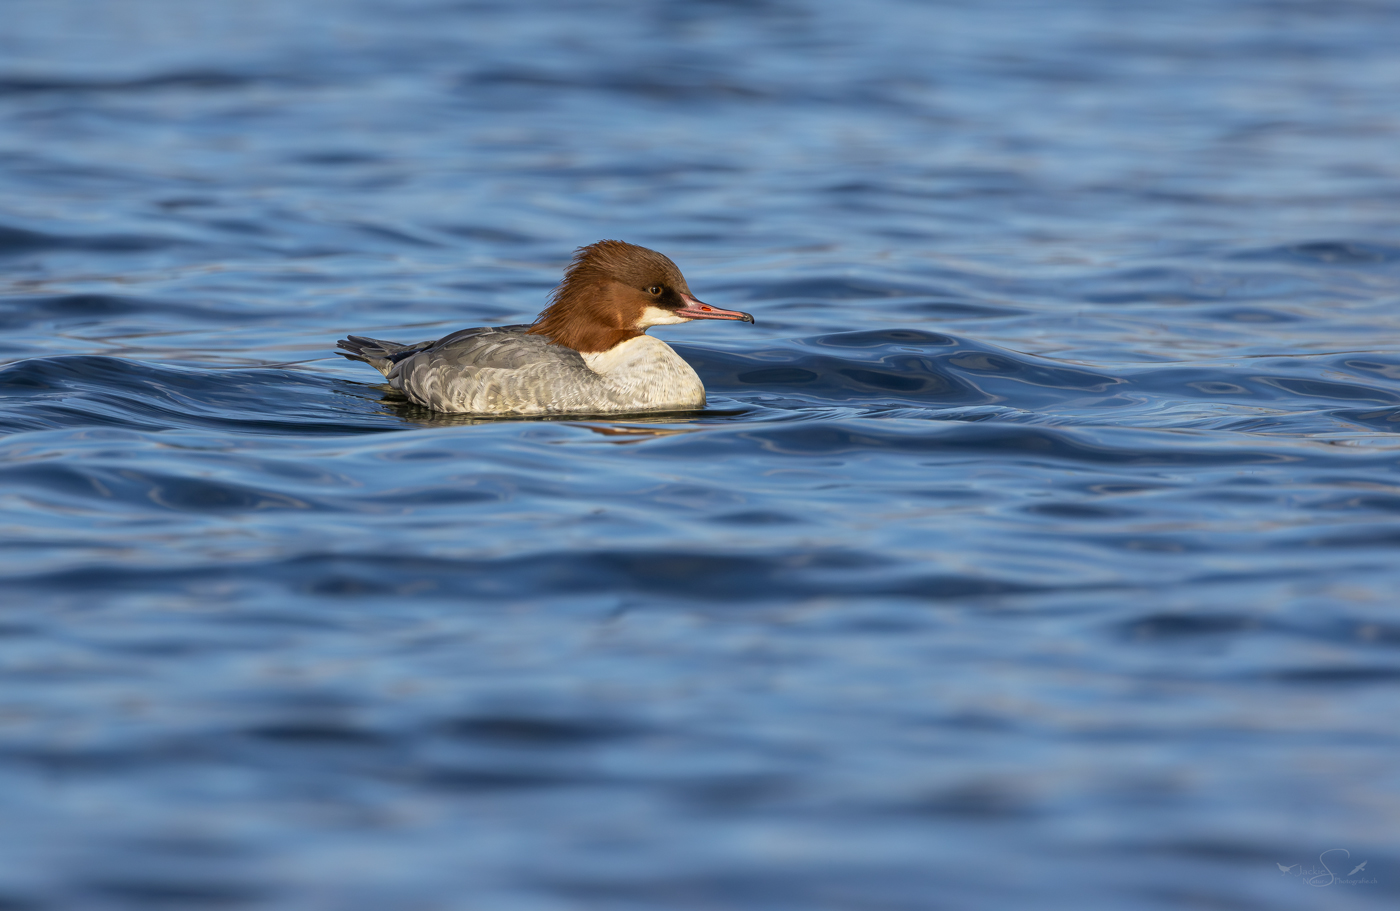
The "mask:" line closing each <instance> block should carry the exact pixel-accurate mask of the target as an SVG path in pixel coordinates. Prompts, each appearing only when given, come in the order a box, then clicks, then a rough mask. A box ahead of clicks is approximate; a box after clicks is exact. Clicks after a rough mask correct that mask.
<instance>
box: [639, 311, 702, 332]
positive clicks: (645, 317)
mask: <svg viewBox="0 0 1400 911" xmlns="http://www.w3.org/2000/svg"><path fill="white" fill-rule="evenodd" d="M688 322H690V320H689V319H688V318H687V317H684V316H677V315H676V313H675V311H673V310H663V309H662V308H661V307H647V308H646V309H645V310H643V311H642V318H641V319H639V320H637V328H638V329H641V330H643V331H645V330H647V329H650V328H651V327H652V326H674V325H676V324H677V323H688Z"/></svg>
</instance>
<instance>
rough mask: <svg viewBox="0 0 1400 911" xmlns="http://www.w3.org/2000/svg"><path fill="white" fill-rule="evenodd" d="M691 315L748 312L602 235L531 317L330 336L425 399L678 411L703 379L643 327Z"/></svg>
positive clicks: (506, 410)
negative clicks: (407, 336) (414, 333)
mask: <svg viewBox="0 0 1400 911" xmlns="http://www.w3.org/2000/svg"><path fill="white" fill-rule="evenodd" d="M695 319H736V320H744V321H745V322H750V323H752V322H753V317H752V316H750V315H749V314H747V313H740V312H739V311H737V310H721V309H720V308H718V307H711V306H710V305H709V304H706V303H702V302H701V301H698V300H696V299H695V297H694V296H693V295H691V293H690V288H689V286H687V285H686V283H685V276H683V275H681V270H680V269H677V268H676V264H675V263H673V262H671V260H670V259H668V258H666V257H665V256H663V255H661V254H660V253H657V252H656V251H655V250H648V249H647V248H646V247H638V246H635V245H633V244H628V243H623V242H622V241H620V240H600V241H598V242H597V243H596V244H590V245H589V246H587V247H580V248H579V249H578V250H576V251H575V252H574V259H573V262H572V263H570V264H569V267H568V269H566V270H565V272H564V280H563V281H562V282H561V283H560V284H559V287H557V288H555V289H554V293H553V294H552V295H551V296H550V305H549V307H547V308H546V309H545V311H544V312H543V313H541V314H540V316H539V319H537V320H535V322H534V324H533V325H528V326H525V325H521V326H501V327H499V328H495V327H485V328H481V329H463V330H461V331H460V332H454V333H452V334H451V335H448V336H444V337H443V338H440V339H438V340H437V341H434V342H419V343H418V344H416V345H400V344H398V343H397V342H383V341H379V340H377V339H372V338H362V337H360V336H356V335H352V336H350V337H349V338H346V339H342V340H341V341H339V342H337V343H336V347H337V348H339V349H341V350H340V351H338V352H337V353H339V354H341V355H342V356H344V357H348V358H350V359H351V360H357V361H364V362H365V363H367V364H369V365H370V366H371V367H373V368H375V369H376V370H378V371H379V372H380V373H382V374H384V376H385V377H386V378H387V379H388V380H389V385H390V386H393V387H394V388H395V389H397V390H399V391H401V392H402V393H403V394H404V395H406V396H408V398H409V399H410V400H412V401H414V402H417V403H418V404H419V405H423V406H425V407H428V408H431V409H433V410H434V411H450V412H459V413H468V414H604V413H612V414H616V413H620V412H638V411H683V410H687V409H692V408H703V407H704V406H705V386H704V384H703V383H701V382H700V377H698V376H696V375H695V371H694V370H693V369H691V366H690V365H689V364H687V363H686V362H685V361H683V360H681V358H680V355H678V354H676V352H675V351H673V350H671V346H670V345H667V344H666V343H665V342H663V341H661V340H660V339H655V338H652V337H651V336H649V335H647V334H646V332H647V330H648V329H650V328H651V327H652V326H668V325H671V324H673V323H688V322H690V321H691V320H695Z"/></svg>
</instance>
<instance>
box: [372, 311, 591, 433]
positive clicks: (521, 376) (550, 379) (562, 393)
mask: <svg viewBox="0 0 1400 911" xmlns="http://www.w3.org/2000/svg"><path fill="white" fill-rule="evenodd" d="M528 328H529V327H528V326H502V327H499V328H497V327H489V328H481V329H463V330H462V331H460V332H454V333H452V334H451V335H448V336H445V337H443V338H440V339H438V340H437V342H435V343H433V344H432V345H431V346H429V347H427V348H425V349H423V350H421V351H413V352H407V351H406V352H404V353H405V355H406V356H405V357H404V358H403V359H402V360H400V361H399V362H398V363H396V364H394V366H393V367H392V368H391V369H390V370H389V373H388V374H387V376H388V378H389V382H390V384H391V385H392V386H394V388H396V389H400V390H402V391H403V392H404V394H405V395H407V396H408V397H409V398H410V399H412V400H413V401H415V402H417V403H418V404H420V405H426V406H427V407H429V408H432V409H433V410H434V411H454V412H470V413H476V414H505V413H514V414H531V413H534V414H539V413H550V412H553V413H567V412H570V411H578V410H586V408H585V407H584V403H586V402H589V401H592V400H593V399H595V398H596V396H597V393H598V387H599V386H600V385H601V381H600V380H599V377H598V375H597V374H596V373H594V372H593V371H592V370H589V369H588V365H587V364H585V363H584V362H583V358H582V357H580V356H579V353H578V352H577V351H574V350H573V349H572V348H565V347H562V346H560V345H554V344H551V343H550V342H549V340H548V339H546V338H545V337H544V336H540V335H530V334H529V333H527V332H526V331H525V330H527V329H528Z"/></svg>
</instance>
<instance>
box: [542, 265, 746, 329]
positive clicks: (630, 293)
mask: <svg viewBox="0 0 1400 911" xmlns="http://www.w3.org/2000/svg"><path fill="white" fill-rule="evenodd" d="M550 300H551V303H550V305H549V307H547V308H546V309H545V311H544V312H543V313H541V314H540V317H539V319H538V320H536V321H535V324H534V325H533V326H531V327H530V332H531V333H533V334H535V335H543V336H545V337H547V338H548V339H549V340H550V341H551V342H553V343H554V344H556V345H563V346H565V347H567V348H573V349H574V350H576V351H578V352H580V353H582V354H592V353H594V352H599V351H608V350H611V349H612V348H613V347H614V346H615V345H618V344H621V343H622V342H625V341H627V340H628V339H633V338H636V337H637V336H639V335H643V334H645V333H646V331H647V330H648V329H650V328H651V327H652V326H666V325H671V324H673V323H688V322H690V321H691V320H695V319H735V320H744V321H745V322H749V323H751V322H753V317H752V316H750V315H749V314H747V313H741V312H739V311H738V310H721V309H720V308H719V307H712V306H710V305H709V304H706V303H704V302H702V301H698V300H696V299H695V296H694V295H692V294H691V293H690V286H689V285H687V284H686V283H685V276H684V275H681V270H680V269H677V268H676V264H675V263H673V262H671V260H670V259H668V258H667V257H665V256H663V255H662V254H660V253H657V252H656V251H655V250H648V249H647V248H646V247H638V246H636V245H635V244H628V243H623V242H622V241H620V240H600V241H598V242H597V243H596V244H589V245H588V246H586V247H579V248H578V249H577V250H575V251H574V260H573V262H571V263H570V264H569V267H568V268H567V269H565V270H564V280H563V281H562V282H560V283H559V287H557V288H555V289H554V293H553V294H552V295H550Z"/></svg>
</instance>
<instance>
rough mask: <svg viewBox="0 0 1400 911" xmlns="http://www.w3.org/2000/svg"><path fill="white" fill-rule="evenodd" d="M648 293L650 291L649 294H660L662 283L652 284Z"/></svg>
mask: <svg viewBox="0 0 1400 911" xmlns="http://www.w3.org/2000/svg"><path fill="white" fill-rule="evenodd" d="M647 293H648V294H660V293H661V286H660V285H652V286H651V287H650V288H648V289H647Z"/></svg>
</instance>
